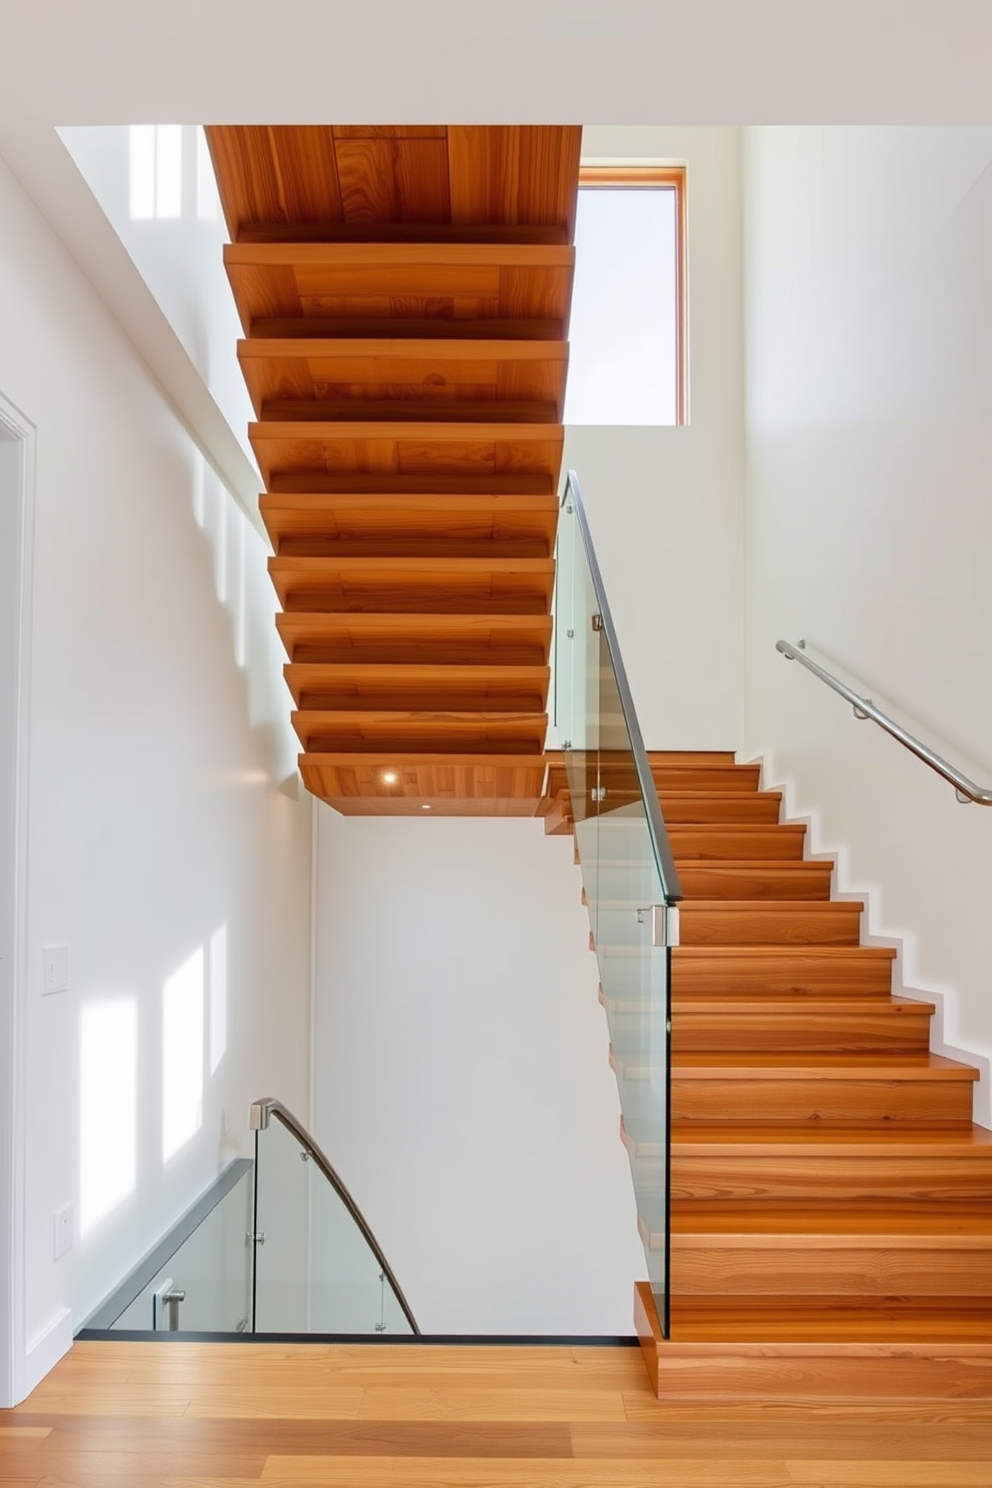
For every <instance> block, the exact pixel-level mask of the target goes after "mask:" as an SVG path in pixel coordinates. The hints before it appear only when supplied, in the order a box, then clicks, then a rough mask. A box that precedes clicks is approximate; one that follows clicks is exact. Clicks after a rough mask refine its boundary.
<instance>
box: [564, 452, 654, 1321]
mask: <svg viewBox="0 0 992 1488" xmlns="http://www.w3.org/2000/svg"><path fill="white" fill-rule="evenodd" d="M555 723H556V726H557V729H558V733H559V736H560V739H561V744H562V750H563V755H564V763H565V771H566V777H567V781H568V790H569V794H570V796H571V802H572V814H573V817H574V821H575V841H576V846H577V849H578V857H579V862H580V865H581V869H582V881H583V887H584V889H585V897H586V901H587V904H588V908H589V918H590V922H591V926H592V934H593V941H594V944H595V950H596V958H597V962H598V967H599V978H600V986H601V998H602V1001H603V1005H604V1007H605V1010H606V1018H607V1023H608V1027H609V1034H610V1059H611V1063H612V1065H613V1068H614V1070H615V1072H616V1077H617V1085H618V1088H619V1092H620V1105H621V1111H622V1114H623V1135H624V1141H625V1143H626V1146H627V1150H628V1153H629V1155H630V1164H631V1175H632V1177H633V1182H634V1191H635V1195H636V1199H637V1215H638V1226H639V1229H640V1233H641V1238H642V1241H643V1243H644V1252H645V1257H646V1261H647V1270H648V1279H649V1281H650V1285H651V1290H652V1292H653V1294H654V1298H655V1304H656V1306H657V1310H658V1318H659V1321H660V1323H661V1327H662V1332H663V1333H664V1335H665V1336H667V1335H668V1331H669V1327H668V1315H669V1250H670V1246H669V1223H668V1210H669V1201H668V1170H669V1147H670V1139H669V1086H670V1071H671V1017H670V997H669V987H670V979H671V946H672V944H673V943H674V941H675V940H676V938H677V925H678V919H677V914H678V911H677V908H676V906H677V904H678V901H679V899H680V898H681V891H680V889H679V884H678V877H677V874H676V872H675V865H674V863H673V861H672V856H671V850H670V848H669V845H668V838H667V834H666V832H665V825H664V821H663V819H662V815H661V808H660V806H659V804H658V797H657V793H656V791H655V787H654V782H653V780H652V778H651V770H650V765H649V762H648V758H647V754H646V752H645V749H644V743H643V740H642V738H641V732H640V728H639V725H638V723H637V717H636V714H635V712H634V708H633V703H632V700H631V696H630V689H629V686H628V684H627V678H626V673H625V670H624V667H623V661H622V658H621V656H620V651H619V646H618V644H617V639H616V632H615V630H614V628H613V621H612V617H611V615H610V610H609V605H608V603H607V600H606V595H605V592H604V589H603V583H602V577H601V575H600V572H599V567H598V564H597V562H596V556H595V552H594V550H593V547H592V540H591V537H590V534H589V526H588V522H587V520H586V515H585V511H584V508H583V505H582V496H581V491H580V489H579V483H578V480H577V478H576V476H575V473H574V471H570V472H569V476H568V483H567V485H566V489H565V496H564V499H563V502H562V510H561V515H560V521H559V527H558V547H557V580H556V589H555Z"/></svg>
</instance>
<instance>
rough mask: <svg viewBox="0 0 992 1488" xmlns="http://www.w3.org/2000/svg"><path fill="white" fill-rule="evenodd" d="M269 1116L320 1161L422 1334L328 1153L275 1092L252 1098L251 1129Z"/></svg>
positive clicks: (260, 1126) (405, 1311)
mask: <svg viewBox="0 0 992 1488" xmlns="http://www.w3.org/2000/svg"><path fill="white" fill-rule="evenodd" d="M270 1116H275V1117H276V1118H277V1119H278V1120H279V1121H281V1122H282V1124H283V1126H284V1127H285V1128H286V1130H287V1131H289V1132H291V1133H292V1134H293V1136H294V1137H295V1138H296V1140H297V1141H298V1142H299V1144H300V1146H301V1147H302V1148H303V1149H304V1151H305V1152H307V1153H308V1154H309V1156H310V1157H311V1158H313V1161H314V1162H315V1163H316V1164H317V1166H318V1168H319V1169H320V1171H321V1172H322V1173H323V1175H324V1177H325V1178H326V1179H327V1181H328V1183H329V1184H330V1185H331V1187H332V1188H333V1189H334V1192H335V1193H336V1194H337V1196H338V1198H339V1199H340V1200H341V1202H342V1204H343V1205H344V1207H345V1208H346V1209H347V1211H348V1213H349V1214H350V1215H351V1217H352V1219H353V1220H354V1221H355V1224H356V1225H357V1226H358V1228H359V1230H360V1231H361V1233H362V1238H363V1239H364V1241H365V1243H366V1245H367V1246H368V1248H369V1250H371V1252H372V1254H373V1255H374V1256H375V1258H376V1260H377V1261H378V1263H379V1267H380V1269H381V1271H382V1274H383V1275H384V1276H385V1278H386V1280H387V1281H388V1282H389V1285H390V1286H391V1287H392V1289H393V1292H394V1294H395V1296H396V1300H397V1302H398V1303H399V1304H400V1306H401V1307H402V1309H403V1314H404V1316H405V1317H406V1320H407V1322H408V1323H409V1324H410V1327H411V1329H412V1331H413V1332H414V1333H415V1334H416V1335H417V1337H418V1338H419V1337H420V1329H419V1328H418V1326H417V1320H416V1318H415V1317H414V1315H413V1313H412V1312H411V1311H410V1304H409V1303H408V1302H407V1300H406V1298H405V1297H404V1295H403V1289H402V1287H401V1286H400V1284H399V1282H398V1281H397V1280H396V1277H395V1276H394V1275H393V1272H392V1267H391V1266H390V1264H389V1262H388V1261H387V1260H386V1257H385V1256H384V1255H383V1253H382V1251H381V1250H380V1248H379V1242H378V1241H377V1240H376V1238H375V1236H374V1235H373V1233H372V1231H371V1230H370V1229H369V1226H368V1223H367V1221H366V1219H365V1216H364V1214H363V1213H362V1211H361V1210H360V1209H359V1207H358V1205H357V1204H356V1203H355V1201H354V1199H353V1198H352V1197H351V1194H350V1193H349V1192H348V1190H347V1188H346V1187H345V1186H344V1184H343V1183H342V1181H341V1179H340V1178H339V1177H338V1175H337V1173H335V1171H334V1169H333V1168H332V1167H331V1164H330V1163H329V1162H328V1160H327V1157H326V1156H325V1155H324V1153H323V1152H322V1151H321V1149H320V1147H319V1146H318V1145H317V1143H316V1142H315V1141H314V1139H313V1137H312V1136H311V1135H310V1133H309V1132H308V1131H307V1130H306V1129H305V1127H302V1126H301V1125H300V1123H299V1122H298V1121H297V1119H296V1117H295V1116H294V1115H293V1113H292V1111H290V1110H289V1108H288V1107H287V1106H284V1105H283V1103H282V1101H280V1100H275V1099H274V1098H273V1097H272V1096H265V1097H263V1099H262V1100H257V1101H252V1103H251V1105H250V1107H249V1108H248V1125H249V1127H250V1128H251V1130H252V1131H265V1129H266V1127H267V1126H268V1124H269V1117H270Z"/></svg>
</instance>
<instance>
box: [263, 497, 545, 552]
mask: <svg viewBox="0 0 992 1488" xmlns="http://www.w3.org/2000/svg"><path fill="white" fill-rule="evenodd" d="M259 508H260V510H261V514H262V520H263V521H264V522H265V526H266V529H267V531H268V534H269V537H270V538H271V539H272V545H273V547H274V549H275V551H276V552H277V553H278V554H280V555H282V556H283V557H305V556H308V555H310V556H320V555H326V554H328V553H334V552H337V553H340V555H341V556H342V557H362V556H367V555H368V554H371V553H373V552H376V553H378V554H380V555H385V556H392V557H397V558H403V557H424V556H440V555H441V553H442V552H448V551H450V552H452V553H456V549H459V548H460V549H462V550H465V551H464V552H463V556H466V557H472V556H478V557H482V556H485V555H486V554H487V553H491V554H493V555H494V556H500V555H503V556H506V557H510V558H513V557H517V558H526V557H530V558H542V557H543V558H548V557H551V555H552V551H553V548H554V540H555V530H556V526H557V521H558V498H557V496H555V495H552V494H548V495H545V496H536V495H489V496H484V495H479V494H476V495H459V494H452V493H446V494H437V493H435V494H433V495H430V494H426V493H423V494H419V495H411V494H410V493H400V494H397V493H396V492H379V493H378V494H376V493H372V492H365V493H361V492H354V491H351V492H338V493H334V492H326V491H325V492H313V491H309V492H306V491H295V492H280V493H277V494H275V495H262V496H261V498H260V500H259ZM469 548H475V549H477V550H478V551H477V552H475V553H472V552H469V551H467V550H468V549H469Z"/></svg>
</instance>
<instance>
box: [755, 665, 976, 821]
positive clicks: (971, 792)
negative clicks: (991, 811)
mask: <svg viewBox="0 0 992 1488" xmlns="http://www.w3.org/2000/svg"><path fill="white" fill-rule="evenodd" d="M805 647H806V642H805V641H799V642H797V644H796V645H795V646H793V645H792V643H791V641H776V642H775V650H776V651H781V653H782V655H783V656H784V657H785V659H786V660H787V661H800V662H802V664H803V666H804V667H805V668H806V670H807V671H809V672H812V673H813V675H814V677H819V679H820V681H821V682H825V683H826V684H827V686H828V687H832V688H833V690H834V692H838V693H840V695H841V697H842V698H846V699H847V701H848V702H849V703H850V704H851V707H852V708H853V709H854V716H855V718H861V719H864V718H870V719H871V721H872V723H877V724H878V726H879V728H881V729H884V730H885V732H886V733H887V734H891V735H892V738H893V739H895V740H897V741H898V742H899V743H900V744H902V745H903V746H904V747H905V748H906V749H908V750H909V752H910V753H911V754H915V755H916V758H917V759H919V760H922V761H923V763H924V764H925V765H929V767H930V769H931V770H935V771H936V773H937V774H938V775H941V776H943V778H944V779H945V780H946V781H947V782H948V784H950V785H953V787H954V790H955V793H956V795H957V798H958V800H959V801H961V802H962V803H963V804H965V805H967V804H968V803H969V802H971V801H974V802H975V804H976V805H977V806H992V790H986V789H985V788H984V787H983V786H980V785H976V784H975V782H974V781H973V780H969V779H968V776H967V775H965V774H964V773H963V772H962V771H961V770H957V769H955V767H954V766H953V765H952V764H950V763H949V762H948V761H947V760H945V759H944V758H943V757H942V756H941V755H939V754H937V753H936V751H935V750H933V749H929V748H928V747H927V745H926V744H924V743H922V742H921V740H919V739H917V738H916V736H915V735H914V734H911V733H910V732H909V730H908V729H904V728H903V726H902V724H901V723H896V721H895V719H894V718H890V717H889V715H888V713H883V712H882V709H881V708H877V707H876V706H875V704H874V703H873V702H872V700H871V698H867V697H861V696H860V694H859V693H857V692H855V691H854V689H853V688H852V687H848V686H847V684H846V683H845V682H841V680H840V678H839V677H835V676H834V675H833V673H832V672H828V671H827V670H826V668H825V667H821V666H819V665H818V664H817V663H816V662H815V661H812V660H811V659H810V657H808V656H807V655H806V654H805Z"/></svg>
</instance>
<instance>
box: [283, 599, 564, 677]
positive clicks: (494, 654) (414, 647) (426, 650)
mask: <svg viewBox="0 0 992 1488" xmlns="http://www.w3.org/2000/svg"><path fill="white" fill-rule="evenodd" d="M276 626H277V628H278V631H279V634H280V636H281V637H282V641H283V645H284V646H285V647H286V651H287V654H288V655H289V656H290V657H291V658H292V660H293V661H294V662H301V663H324V662H356V663H359V664H364V663H365V662H373V663H382V664H384V665H395V664H406V663H415V664H430V665H434V664H435V663H438V664H447V665H451V666H474V665H480V664H481V665H487V664H488V663H489V662H492V663H494V664H496V665H499V666H504V665H505V666H542V667H543V666H544V665H545V663H546V660H547V655H548V647H549V645H550V641H551V617H550V615H546V614H540V615H520V614H506V615H496V614H486V615H457V614H439V613H430V614H424V613H422V612H414V613H405V614H404V613H401V612H394V611H389V612H388V613H385V614H377V613H375V612H371V613H361V612H356V611H354V610H349V611H347V612H335V611H310V610H294V611H293V612H292V613H289V614H282V615H277V616H276Z"/></svg>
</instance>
